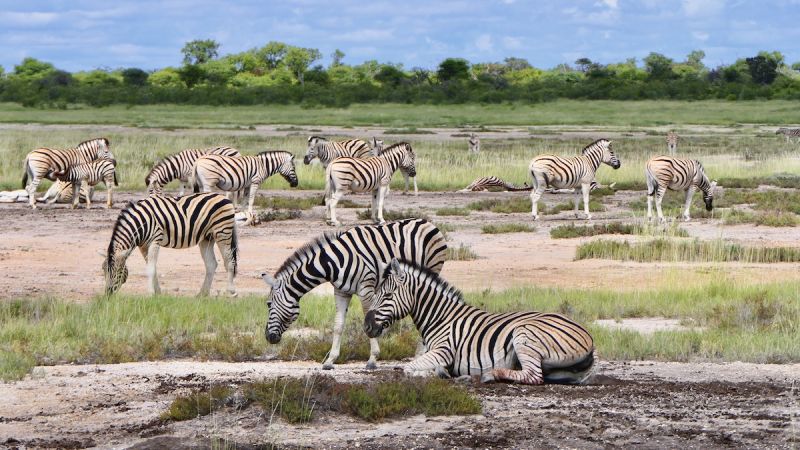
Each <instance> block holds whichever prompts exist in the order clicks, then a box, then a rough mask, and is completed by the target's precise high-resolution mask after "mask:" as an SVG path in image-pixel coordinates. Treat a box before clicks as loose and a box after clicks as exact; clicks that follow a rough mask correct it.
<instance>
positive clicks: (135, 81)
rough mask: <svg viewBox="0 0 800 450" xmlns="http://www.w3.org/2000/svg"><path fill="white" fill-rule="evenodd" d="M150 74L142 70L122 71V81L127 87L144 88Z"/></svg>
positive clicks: (134, 68) (130, 69)
mask: <svg viewBox="0 0 800 450" xmlns="http://www.w3.org/2000/svg"><path fill="white" fill-rule="evenodd" d="M149 77H150V74H148V73H147V72H145V71H144V70H142V69H139V68H136V67H131V68H128V69H125V70H123V71H122V81H123V82H124V83H125V85H127V86H144V85H146V84H147V78H149Z"/></svg>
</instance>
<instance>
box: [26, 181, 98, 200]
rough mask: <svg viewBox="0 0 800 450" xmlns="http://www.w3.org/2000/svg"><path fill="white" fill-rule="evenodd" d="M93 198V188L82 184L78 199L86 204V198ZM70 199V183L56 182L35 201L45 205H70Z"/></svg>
mask: <svg viewBox="0 0 800 450" xmlns="http://www.w3.org/2000/svg"><path fill="white" fill-rule="evenodd" d="M93 196H94V187H93V186H89V185H88V184H82V185H81V195H80V199H81V200H83V201H84V202H86V199H87V198H88V199H89V200H91V199H92V197H93ZM72 197H73V195H72V183H67V182H63V181H56V182H55V183H53V184H52V185H50V189H48V190H47V192H46V193H45V194H44V196H42V197H39V198H37V199H36V201H37V202H46V203H72Z"/></svg>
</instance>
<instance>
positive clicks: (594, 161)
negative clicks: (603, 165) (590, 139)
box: [583, 148, 603, 171]
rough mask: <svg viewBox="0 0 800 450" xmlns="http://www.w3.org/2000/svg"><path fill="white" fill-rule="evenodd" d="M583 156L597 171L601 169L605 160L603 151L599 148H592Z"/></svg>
mask: <svg viewBox="0 0 800 450" xmlns="http://www.w3.org/2000/svg"><path fill="white" fill-rule="evenodd" d="M583 156H584V157H586V159H587V160H588V161H589V165H590V166H592V168H593V169H594V170H595V171H597V168H598V167H600V162H601V161H602V159H603V154H602V150H600V149H598V148H592V149H590V150H588V151H587V152H586V153H584V154H583Z"/></svg>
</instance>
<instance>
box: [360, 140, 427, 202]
mask: <svg viewBox="0 0 800 450" xmlns="http://www.w3.org/2000/svg"><path fill="white" fill-rule="evenodd" d="M370 146H371V147H372V154H373V156H380V155H381V153H383V141H382V140H380V141H379V140H377V139H375V138H372V142H371V143H370ZM400 173H402V174H403V178H405V181H406V187H405V188H404V189H403V195H405V194H408V178H409V175H408V171H407V170H405V169H403V168H402V167H401V168H400ZM411 178H413V179H414V195H415V196H416V195H419V190H418V189H417V177H416V175H414V176H412V177H411Z"/></svg>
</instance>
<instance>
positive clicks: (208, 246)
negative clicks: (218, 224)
mask: <svg viewBox="0 0 800 450" xmlns="http://www.w3.org/2000/svg"><path fill="white" fill-rule="evenodd" d="M198 246H199V247H200V255H201V256H202V257H203V262H204V263H205V265H206V277H205V279H204V280H203V286H202V287H201V288H200V292H199V293H198V294H197V296H198V297H205V296H208V293H209V292H210V291H211V282H213V281H214V272H216V271H217V257H216V256H214V242H212V241H208V240H202V241H200V242H199V243H198Z"/></svg>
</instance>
